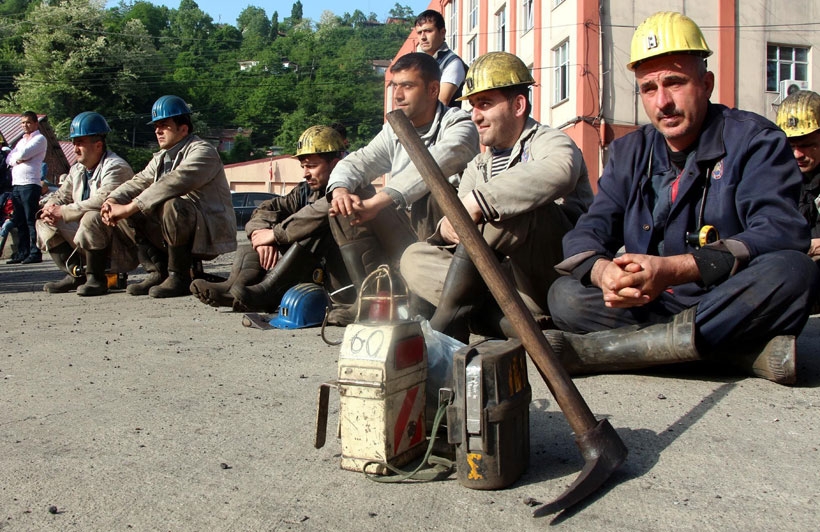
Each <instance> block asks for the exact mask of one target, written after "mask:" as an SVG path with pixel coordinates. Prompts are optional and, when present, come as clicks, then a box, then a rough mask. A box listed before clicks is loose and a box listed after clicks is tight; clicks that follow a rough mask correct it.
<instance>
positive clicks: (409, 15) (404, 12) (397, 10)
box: [388, 2, 415, 22]
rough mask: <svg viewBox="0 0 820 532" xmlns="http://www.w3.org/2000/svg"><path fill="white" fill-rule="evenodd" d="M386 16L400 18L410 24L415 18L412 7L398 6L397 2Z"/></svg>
mask: <svg viewBox="0 0 820 532" xmlns="http://www.w3.org/2000/svg"><path fill="white" fill-rule="evenodd" d="M388 14H389V15H390V16H391V17H393V18H400V19H402V20H406V21H408V22H412V21H413V19H414V18H415V15H413V8H412V7H410V6H403V5H399V3H398V2H396V5H394V6H393V9H391V10H390V11H389V12H388Z"/></svg>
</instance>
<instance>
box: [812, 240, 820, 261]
mask: <svg viewBox="0 0 820 532" xmlns="http://www.w3.org/2000/svg"><path fill="white" fill-rule="evenodd" d="M817 256H820V238H812V239H811V245H809V257H817Z"/></svg>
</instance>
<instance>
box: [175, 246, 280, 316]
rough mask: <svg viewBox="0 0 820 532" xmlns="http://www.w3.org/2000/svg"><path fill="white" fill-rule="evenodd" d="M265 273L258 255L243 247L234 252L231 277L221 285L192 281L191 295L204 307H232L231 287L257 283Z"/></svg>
mask: <svg viewBox="0 0 820 532" xmlns="http://www.w3.org/2000/svg"><path fill="white" fill-rule="evenodd" d="M264 273H265V271H264V270H263V269H262V266H260V265H259V254H258V253H256V251H254V249H253V248H252V247H251V246H243V247H241V248H239V249H238V250H237V252H236V257H235V258H234V261H233V267H232V268H231V275H230V276H229V277H228V279H227V280H225V281H222V282H221V283H211V282H208V281H206V280H205V279H194V281H193V282H192V283H191V287H190V289H191V293H192V294H193V295H195V296H196V297H197V299H199V300H200V301H202V302H203V303H205V304H206V305H210V306H212V307H232V306H233V305H234V302H235V299H234V297H233V294H231V293H230V290H231V288H232V287H233V286H246V285H252V284H254V283H256V282H258V281H259V280H260V279H261V277H262V276H263V275H264Z"/></svg>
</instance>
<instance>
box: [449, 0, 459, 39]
mask: <svg viewBox="0 0 820 532" xmlns="http://www.w3.org/2000/svg"><path fill="white" fill-rule="evenodd" d="M447 33H448V34H450V44H449V46H450V49H451V50H455V49H456V48H457V46H456V43H457V42H458V39H457V35H458V1H457V0H453V1H452V2H450V22H449V23H448V24H447Z"/></svg>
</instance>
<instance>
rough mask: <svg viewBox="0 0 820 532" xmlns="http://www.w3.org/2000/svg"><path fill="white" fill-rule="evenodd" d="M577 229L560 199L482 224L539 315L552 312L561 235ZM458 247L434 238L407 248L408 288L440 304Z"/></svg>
mask: <svg viewBox="0 0 820 532" xmlns="http://www.w3.org/2000/svg"><path fill="white" fill-rule="evenodd" d="M571 228H572V224H571V223H570V221H569V219H568V218H567V216H566V215H565V214H564V212H563V211H562V210H561V207H560V206H558V205H556V204H555V203H550V204H548V205H544V206H542V207H540V208H538V209H535V210H532V211H529V212H526V213H522V214H519V215H518V216H515V217H513V218H508V219H506V220H502V221H499V222H492V223H487V224H482V225H480V226H479V231H480V232H481V234H482V235H483V236H484V240H485V241H486V242H487V244H488V245H489V246H490V248H491V249H492V250H493V251H495V252H496V253H497V254H498V255H501V256H502V257H505V259H504V260H503V263H502V265H503V266H504V268H505V271H507V272H508V273H509V275H510V276H511V280H512V282H513V284H514V285H515V287H516V289H517V290H518V293H519V294H520V295H521V298H522V299H523V300H524V303H525V304H526V305H527V308H528V309H529V310H530V312H532V313H534V314H547V313H548V306H547V292H548V290H549V288H550V286H551V285H552V283H553V282H554V281H555V280H556V279H557V278H558V277H559V274H558V273H557V272H556V271H555V265H556V264H558V263H559V262H561V260H562V258H563V252H562V249H561V240H562V239H563V238H564V235H565V234H566V233H567V231H569V230H570V229H571ZM454 251H455V246H436V245H433V244H430V243H428V242H419V243H416V244H413V245H412V246H410V247H409V248H407V251H405V252H404V255H402V258H401V274H402V277H403V278H404V280H405V282H406V283H407V287H408V289H409V290H410V291H411V292H412V293H414V294H416V295H417V296H420V297H422V298H424V299H426V300H427V301H429V302H430V303H432V304H433V305H435V306H438V305H439V302H440V300H441V293H442V290H443V289H444V279H445V278H446V277H447V270H448V269H449V268H450V263H451V262H452V259H453V252H454Z"/></svg>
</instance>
